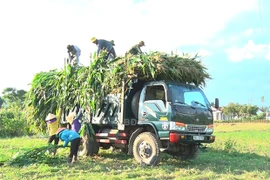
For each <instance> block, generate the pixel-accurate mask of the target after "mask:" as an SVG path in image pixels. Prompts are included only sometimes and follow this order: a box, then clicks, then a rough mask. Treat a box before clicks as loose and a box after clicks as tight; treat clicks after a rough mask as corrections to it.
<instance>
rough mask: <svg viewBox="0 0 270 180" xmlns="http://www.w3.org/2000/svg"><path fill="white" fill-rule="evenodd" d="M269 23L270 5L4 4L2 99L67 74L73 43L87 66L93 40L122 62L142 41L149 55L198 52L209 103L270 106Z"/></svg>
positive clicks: (257, 0) (28, 0) (241, 1)
mask: <svg viewBox="0 0 270 180" xmlns="http://www.w3.org/2000/svg"><path fill="white" fill-rule="evenodd" d="M269 17H270V1H268V0H237V1H236V0H203V1H202V0H188V1H187V0H113V1H112V0H76V1H73V0H38V1H37V0H23V1H22V0H8V1H5V0H1V1H0V23H1V26H0V42H1V43H0V52H1V60H0V62H1V70H0V92H2V91H3V89H4V88H7V87H13V88H16V89H24V90H26V91H27V90H29V89H30V86H29V84H30V83H31V81H32V79H33V77H34V75H35V74H36V73H38V72H41V71H49V70H51V69H56V68H57V69H61V68H63V66H64V58H65V57H66V56H67V53H66V51H67V50H66V46H67V45H68V44H74V45H77V46H78V47H79V48H80V49H81V56H80V62H81V63H82V64H83V65H86V66H88V65H89V64H90V58H89V56H90V54H91V53H94V52H95V51H96V49H97V48H96V46H95V45H94V44H93V43H91V41H90V38H91V37H93V36H94V37H96V38H98V39H106V40H114V42H115V51H116V54H117V55H123V54H124V53H125V52H126V51H127V50H128V49H129V48H130V47H131V46H133V45H134V44H137V43H138V42H139V41H141V40H144V42H145V45H146V46H144V47H143V48H142V50H143V51H144V52H150V51H161V52H166V53H170V52H171V51H174V52H178V53H182V52H183V53H189V54H195V53H199V55H200V56H201V61H202V63H203V65H204V66H205V67H206V68H207V69H208V73H209V74H210V75H211V77H212V79H211V80H207V84H206V87H204V88H203V91H204V93H205V94H206V96H207V97H208V100H209V101H210V102H214V100H215V98H219V101H220V105H221V106H226V105H228V103H230V102H232V103H239V104H251V105H257V106H259V107H261V106H270V93H269V92H270V36H269V35H270V21H269V20H268V19H269ZM0 96H1V93H0ZM262 97H264V102H262V101H261V99H262Z"/></svg>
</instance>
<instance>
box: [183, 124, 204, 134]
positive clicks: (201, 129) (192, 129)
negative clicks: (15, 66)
mask: <svg viewBox="0 0 270 180" xmlns="http://www.w3.org/2000/svg"><path fill="white" fill-rule="evenodd" d="M187 130H188V132H205V131H206V126H200V125H191V124H189V125H187Z"/></svg>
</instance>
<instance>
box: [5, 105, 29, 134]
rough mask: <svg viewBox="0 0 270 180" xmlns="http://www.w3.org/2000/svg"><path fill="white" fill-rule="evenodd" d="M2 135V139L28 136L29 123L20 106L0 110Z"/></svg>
mask: <svg viewBox="0 0 270 180" xmlns="http://www.w3.org/2000/svg"><path fill="white" fill-rule="evenodd" d="M0 134H1V137H3V136H23V135H27V134H28V126H27V121H26V119H25V118H24V114H23V111H22V110H21V108H20V107H19V106H16V105H15V106H12V107H8V108H2V109H0Z"/></svg>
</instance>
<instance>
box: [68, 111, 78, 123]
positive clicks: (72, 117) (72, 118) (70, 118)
mask: <svg viewBox="0 0 270 180" xmlns="http://www.w3.org/2000/svg"><path fill="white" fill-rule="evenodd" d="M75 116H76V114H75V112H71V113H69V115H68V116H67V117H66V119H67V122H69V124H72V123H73V121H74V118H75Z"/></svg>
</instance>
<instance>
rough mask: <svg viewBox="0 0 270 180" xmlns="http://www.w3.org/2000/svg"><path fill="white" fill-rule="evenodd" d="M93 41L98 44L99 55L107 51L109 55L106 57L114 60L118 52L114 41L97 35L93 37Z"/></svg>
mask: <svg viewBox="0 0 270 180" xmlns="http://www.w3.org/2000/svg"><path fill="white" fill-rule="evenodd" d="M91 41H92V43H94V44H96V45H97V46H98V49H97V55H100V53H101V51H106V52H107V55H106V57H105V59H106V60H107V61H108V60H112V59H114V58H115V57H116V53H115V50H114V47H113V43H112V42H110V41H107V40H104V39H97V38H95V37H92V38H91Z"/></svg>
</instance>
